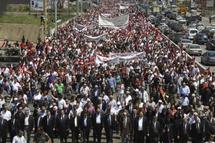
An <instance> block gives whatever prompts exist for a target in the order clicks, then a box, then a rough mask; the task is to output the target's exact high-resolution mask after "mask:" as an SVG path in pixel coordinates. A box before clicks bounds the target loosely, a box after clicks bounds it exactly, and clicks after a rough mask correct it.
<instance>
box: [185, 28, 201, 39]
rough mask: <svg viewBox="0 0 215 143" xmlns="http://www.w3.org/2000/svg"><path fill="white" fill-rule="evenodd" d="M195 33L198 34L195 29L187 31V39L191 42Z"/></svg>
mask: <svg viewBox="0 0 215 143" xmlns="http://www.w3.org/2000/svg"><path fill="white" fill-rule="evenodd" d="M197 33H199V30H198V29H196V28H190V29H188V38H189V39H191V40H193V39H194V37H195V36H196V34H197Z"/></svg>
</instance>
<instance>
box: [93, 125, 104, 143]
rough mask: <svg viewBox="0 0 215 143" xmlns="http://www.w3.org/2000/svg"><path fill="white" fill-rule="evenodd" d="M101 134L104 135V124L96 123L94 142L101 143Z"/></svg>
mask: <svg viewBox="0 0 215 143" xmlns="http://www.w3.org/2000/svg"><path fill="white" fill-rule="evenodd" d="M101 136H102V125H101V124H96V125H95V127H94V129H93V141H94V143H101Z"/></svg>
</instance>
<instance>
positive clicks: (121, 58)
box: [95, 52, 145, 64]
mask: <svg viewBox="0 0 215 143" xmlns="http://www.w3.org/2000/svg"><path fill="white" fill-rule="evenodd" d="M143 57H145V53H144V52H138V53H123V54H120V53H110V54H109V57H103V56H100V55H96V59H95V63H96V64H100V63H112V64H118V63H120V62H129V61H131V60H134V59H141V58H143Z"/></svg>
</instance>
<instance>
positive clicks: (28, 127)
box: [24, 110, 34, 143]
mask: <svg viewBox="0 0 215 143" xmlns="http://www.w3.org/2000/svg"><path fill="white" fill-rule="evenodd" d="M24 125H25V129H24V130H25V134H26V135H27V138H26V139H27V143H30V140H31V132H32V131H33V130H34V118H33V116H32V115H30V110H27V111H25V122H24Z"/></svg>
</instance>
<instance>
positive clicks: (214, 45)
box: [206, 39, 215, 50]
mask: <svg viewBox="0 0 215 143" xmlns="http://www.w3.org/2000/svg"><path fill="white" fill-rule="evenodd" d="M206 49H207V50H215V39H211V40H209V41H208V42H207V43H206Z"/></svg>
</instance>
